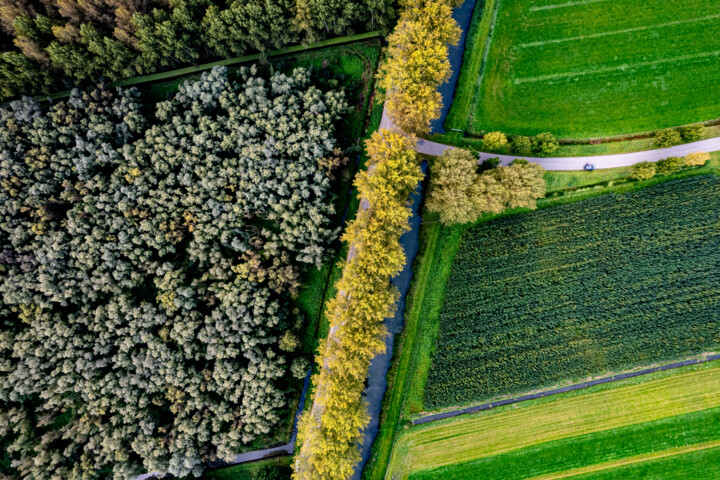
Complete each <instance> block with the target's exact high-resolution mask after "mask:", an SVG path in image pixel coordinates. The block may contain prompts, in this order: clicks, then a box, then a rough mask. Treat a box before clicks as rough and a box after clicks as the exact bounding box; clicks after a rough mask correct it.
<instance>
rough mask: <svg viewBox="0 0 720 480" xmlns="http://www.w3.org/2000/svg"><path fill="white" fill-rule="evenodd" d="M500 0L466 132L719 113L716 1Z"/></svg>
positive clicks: (576, 131)
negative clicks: (475, 102) (559, 0)
mask: <svg viewBox="0 0 720 480" xmlns="http://www.w3.org/2000/svg"><path fill="white" fill-rule="evenodd" d="M500 2H501V3H500V10H499V12H498V18H497V21H496V25H495V29H494V31H493V35H492V40H491V42H492V43H491V47H490V52H489V58H488V62H487V66H486V68H485V71H484V75H483V82H482V84H481V85H480V87H479V89H480V90H479V94H478V98H479V101H478V102H477V104H476V105H475V111H474V114H473V115H472V120H470V119H468V120H469V124H468V129H469V130H471V131H475V132H480V131H482V130H485V131H491V130H502V131H504V132H506V133H513V134H535V133H539V132H541V131H548V130H549V131H552V132H553V133H555V134H556V135H559V136H561V137H573V138H584V137H601V136H610V135H617V134H626V133H634V132H643V131H649V130H655V129H659V128H666V127H672V126H676V125H681V124H687V123H692V122H697V121H704V120H710V119H714V118H717V117H718V116H720V115H718V112H720V89H718V88H717V84H718V83H719V82H720V69H719V68H717V65H718V62H719V61H720V3H718V2H717V1H715V0H688V1H686V2H670V1H667V0H604V1H601V2H596V1H593V2H587V1H584V2H569V3H568V2H558V1H556V0H553V1H533V0H500ZM464 89H476V85H474V84H471V82H469V81H468V82H465V83H462V84H461V85H460V86H459V90H461V91H462V90H464Z"/></svg>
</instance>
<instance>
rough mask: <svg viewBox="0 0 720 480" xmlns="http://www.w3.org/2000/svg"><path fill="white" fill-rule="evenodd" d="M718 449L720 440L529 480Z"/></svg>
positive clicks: (552, 477)
mask: <svg viewBox="0 0 720 480" xmlns="http://www.w3.org/2000/svg"><path fill="white" fill-rule="evenodd" d="M716 447H720V440H712V441H709V442H702V443H696V444H694V445H686V446H684V447H675V448H669V449H667V450H660V451H657V452H651V453H644V454H640V455H633V456H632V457H626V458H621V459H618V460H611V461H608V462H602V463H596V464H594V465H588V466H585V467H578V468H573V469H572V470H565V471H562V472H555V473H547V474H544V475H539V476H537V477H530V478H529V479H528V480H556V479H560V478H571V477H576V476H578V475H584V474H586V473H596V472H603V471H605V470H612V469H615V468H618V467H625V466H627V465H635V464H638V463H643V462H650V461H653V460H659V459H662V458H669V457H675V456H677V455H683V454H686V453H693V452H700V451H702V450H708V449H711V448H716Z"/></svg>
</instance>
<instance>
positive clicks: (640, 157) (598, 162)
mask: <svg viewBox="0 0 720 480" xmlns="http://www.w3.org/2000/svg"><path fill="white" fill-rule="evenodd" d="M380 128H384V129H387V130H392V129H393V128H395V125H394V124H393V122H392V120H390V117H388V115H387V113H386V112H385V110H383V116H382V120H381V121H380ZM448 148H456V147H453V146H450V145H443V144H442V143H436V142H431V141H429V140H423V139H419V140H418V142H417V146H416V147H415V150H417V151H418V153H422V154H425V155H433V156H438V155H442V152H444V151H445V150H446V149H448ZM717 151H720V137H717V138H710V139H708V140H701V141H699V142H693V143H685V144H683V145H675V146H674V147H670V148H659V149H655V150H645V151H642V152H633V153H619V154H615V155H594V156H585V157H518V156H515V155H499V154H497V153H486V152H481V153H480V159H481V160H485V159H487V158H499V159H500V164H501V165H509V164H510V162H512V161H513V160H515V159H518V158H524V159H526V160H528V161H530V162H533V163H537V164H538V165H541V166H542V167H543V168H544V169H545V170H582V169H583V168H584V167H585V165H586V164H588V163H589V164H592V165H594V166H595V168H597V169H603V168H615V167H627V166H630V165H635V164H636V163H640V162H657V161H658V160H662V159H664V158H668V157H684V156H685V155H687V154H688V153H693V152H708V153H709V152H717Z"/></svg>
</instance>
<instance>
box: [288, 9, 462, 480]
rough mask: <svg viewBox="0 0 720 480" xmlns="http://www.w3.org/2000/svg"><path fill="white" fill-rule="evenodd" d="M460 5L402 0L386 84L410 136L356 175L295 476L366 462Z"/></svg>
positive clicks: (391, 139) (389, 139) (383, 135)
mask: <svg viewBox="0 0 720 480" xmlns="http://www.w3.org/2000/svg"><path fill="white" fill-rule="evenodd" d="M455 3H457V0H401V5H402V7H403V12H402V13H401V16H400V19H399V21H398V25H397V27H396V28H395V31H394V32H393V34H392V35H390V37H389V38H388V43H389V46H388V51H387V57H386V60H385V62H384V63H383V67H382V71H381V74H380V78H379V86H380V88H381V89H383V90H384V91H385V92H386V103H385V105H386V107H387V111H388V113H389V115H390V117H391V118H392V120H393V122H394V123H395V124H396V125H397V126H398V127H399V128H400V129H401V130H402V131H403V132H407V134H409V136H408V135H404V134H402V133H401V132H390V131H387V130H380V132H376V133H374V134H373V136H372V137H371V138H370V139H369V140H368V141H367V142H366V148H367V152H368V156H369V157H370V160H369V165H368V169H367V171H365V172H360V173H359V174H358V176H357V177H356V179H355V185H356V187H357V189H358V194H359V196H360V198H361V199H362V208H361V209H360V211H359V212H358V215H357V217H356V219H355V220H354V221H353V222H351V223H350V224H349V225H348V227H347V229H346V232H345V234H344V236H343V240H344V241H346V242H348V244H349V245H350V253H349V255H348V258H347V260H346V262H345V265H344V266H343V275H342V278H341V279H340V281H339V282H338V283H337V285H336V287H337V290H338V293H337V296H336V297H335V298H334V299H332V300H331V301H330V302H329V304H328V306H327V311H328V318H329V319H330V333H329V334H328V337H327V339H326V340H324V341H321V343H320V347H319V354H318V358H317V363H318V365H319V370H318V373H317V374H316V375H315V376H314V378H313V385H315V389H316V390H315V394H314V397H313V404H312V407H311V408H310V409H309V410H307V411H306V412H305V413H304V414H303V416H302V418H301V420H300V423H299V425H298V440H299V442H300V445H301V447H300V450H299V452H298V454H297V456H296V457H295V464H294V471H295V473H294V476H293V478H294V479H295V480H342V479H346V478H349V477H350V476H351V475H352V474H353V469H354V468H355V466H356V465H357V463H358V462H359V461H360V454H359V451H358V445H359V444H360V442H361V441H362V429H363V428H364V427H365V426H366V425H367V424H368V422H369V420H370V419H369V416H368V413H367V408H366V404H365V401H364V400H363V392H364V390H365V381H366V379H367V375H368V369H369V368H370V361H371V360H372V359H373V357H374V356H375V355H377V354H379V353H381V352H383V350H384V349H385V341H384V340H385V336H386V330H385V327H384V325H383V320H384V319H385V318H386V317H389V316H391V315H392V314H393V313H394V310H395V304H396V302H397V300H398V293H397V291H396V289H395V288H394V287H393V286H392V284H391V283H390V280H391V278H392V277H394V276H395V275H397V274H398V273H399V272H400V270H402V268H403V267H404V265H405V261H406V259H405V253H404V252H403V249H402V247H401V245H400V236H401V235H402V234H403V232H405V231H406V230H408V228H409V227H408V219H409V218H410V215H411V213H412V212H411V209H410V206H409V199H410V194H411V193H412V192H413V191H414V190H415V188H416V187H417V185H418V183H419V182H420V180H421V179H422V177H423V174H422V171H421V170H420V167H419V162H418V159H417V156H416V154H415V150H414V148H415V139H414V137H413V135H414V134H421V133H427V132H428V131H429V126H430V121H431V120H433V119H435V118H437V116H438V115H439V113H440V108H441V105H442V97H441V96H440V94H439V93H438V92H437V88H438V86H440V84H441V83H443V82H444V81H446V80H447V79H448V78H449V76H450V62H449V61H448V44H455V43H457V41H458V39H459V38H460V28H459V27H458V26H457V24H456V23H455V21H454V20H453V18H452V6H453V5H454V4H455Z"/></svg>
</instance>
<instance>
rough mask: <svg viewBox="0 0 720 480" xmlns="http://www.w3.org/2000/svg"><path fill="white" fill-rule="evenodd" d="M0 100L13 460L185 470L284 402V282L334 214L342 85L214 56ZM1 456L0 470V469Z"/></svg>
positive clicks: (4, 436) (102, 471) (113, 472)
mask: <svg viewBox="0 0 720 480" xmlns="http://www.w3.org/2000/svg"><path fill="white" fill-rule="evenodd" d="M138 98H139V95H138V92H136V91H134V90H130V91H121V90H119V91H117V92H113V91H108V90H103V89H97V90H94V91H93V92H90V93H85V94H81V93H79V92H75V93H73V95H71V97H70V98H69V99H68V100H67V101H63V102H60V103H57V104H56V105H53V106H52V107H51V108H50V109H49V110H43V109H42V108H41V107H40V106H39V105H38V104H37V103H34V102H33V101H31V100H23V101H18V102H14V103H13V104H12V106H11V108H10V109H4V110H0V249H1V250H0V272H1V274H2V275H1V277H0V296H1V297H0V298H1V304H0V327H1V328H0V445H7V454H8V456H9V459H10V461H11V468H12V472H11V474H12V477H11V478H23V479H31V478H32V479H50V478H62V479H80V478H82V479H94V478H115V479H125V478H131V477H133V476H134V475H137V474H139V473H142V472H144V471H151V472H152V471H158V472H168V473H171V474H173V475H176V476H184V475H187V474H190V473H199V472H200V471H201V470H202V465H203V463H205V462H208V461H211V460H214V459H216V458H223V459H226V458H232V457H233V456H234V455H235V454H236V453H237V452H238V450H240V449H241V448H242V447H243V445H245V444H247V443H248V442H251V441H253V440H255V439H257V438H259V437H261V436H264V435H268V434H269V433H270V432H271V429H272V428H273V427H275V426H276V425H277V424H278V422H279V421H280V420H281V419H282V418H284V415H285V413H286V411H285V408H286V404H287V399H286V397H287V394H288V393H289V391H290V389H291V388H292V385H293V384H292V383H291V382H292V381H291V378H292V377H291V375H295V376H302V370H303V365H305V366H307V364H306V363H305V364H303V363H302V362H303V359H302V357H299V356H298V352H295V353H293V352H292V351H293V350H294V348H296V346H297V342H293V337H292V335H290V336H287V334H286V335H285V336H286V337H287V338H285V337H283V338H284V340H283V341H281V340H280V337H281V336H282V335H283V333H284V332H288V331H291V332H292V334H293V335H295V334H297V332H298V331H299V330H300V329H301V328H302V321H301V319H299V318H296V317H295V316H294V315H293V314H291V313H290V309H289V302H288V300H289V297H290V295H291V294H292V293H293V292H294V291H295V290H296V288H297V285H298V278H299V275H300V273H301V271H302V269H303V268H304V266H306V265H319V264H320V263H321V262H322V261H323V259H324V258H325V253H326V250H327V247H328V244H329V242H330V241H332V240H333V239H334V238H335V236H336V234H337V231H336V229H334V228H333V227H332V225H331V224H330V218H331V217H332V215H333V207H332V203H331V201H332V198H331V193H330V188H331V185H330V180H329V178H328V175H327V172H325V171H324V167H322V166H321V165H322V164H326V163H328V162H324V161H323V158H325V157H328V156H332V155H334V150H335V141H334V139H333V124H334V122H336V121H337V120H338V118H339V116H340V115H341V114H342V113H343V112H345V111H346V109H347V103H346V101H345V98H344V95H343V94H342V92H337V91H328V92H323V91H320V90H319V89H317V88H316V87H314V86H313V85H312V84H311V83H310V75H309V72H308V71H307V70H304V69H296V70H294V71H293V72H292V73H291V74H289V75H284V74H275V75H273V76H272V77H271V78H270V79H269V80H265V79H263V78H261V77H259V76H257V75H256V72H255V71H254V69H247V68H244V69H242V70H241V71H240V74H239V80H238V82H235V81H230V80H229V79H228V77H227V74H226V71H225V69H222V68H217V69H214V70H212V71H211V72H208V73H206V74H204V75H203V76H202V78H201V79H200V80H199V81H197V82H194V83H189V82H186V83H185V84H184V85H182V86H181V87H180V89H179V91H178V92H177V94H176V95H174V97H173V98H172V99H171V100H169V101H165V102H161V103H159V104H158V105H157V108H156V112H155V116H154V117H151V118H144V116H143V114H142V106H141V105H140V103H139V102H138ZM9 475H10V474H9Z"/></svg>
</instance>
